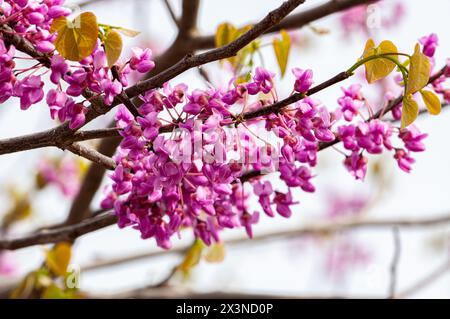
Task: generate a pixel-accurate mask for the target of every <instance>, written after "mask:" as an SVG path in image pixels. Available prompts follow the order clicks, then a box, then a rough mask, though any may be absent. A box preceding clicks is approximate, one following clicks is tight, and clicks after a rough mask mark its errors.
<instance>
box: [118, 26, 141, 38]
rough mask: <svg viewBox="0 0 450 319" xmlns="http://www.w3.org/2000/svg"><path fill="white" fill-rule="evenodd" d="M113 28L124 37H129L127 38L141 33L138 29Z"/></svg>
mask: <svg viewBox="0 0 450 319" xmlns="http://www.w3.org/2000/svg"><path fill="white" fill-rule="evenodd" d="M113 29H114V30H117V32H119V33H120V34H122V35H124V36H126V37H129V38H134V37H137V36H138V35H139V34H141V32H139V31H136V30H132V29H127V28H122V27H118V28H113Z"/></svg>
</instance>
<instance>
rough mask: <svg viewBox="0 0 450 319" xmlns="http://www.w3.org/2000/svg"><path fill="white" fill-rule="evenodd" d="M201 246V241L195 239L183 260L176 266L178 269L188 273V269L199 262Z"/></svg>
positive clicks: (202, 245)
mask: <svg viewBox="0 0 450 319" xmlns="http://www.w3.org/2000/svg"><path fill="white" fill-rule="evenodd" d="M203 248H204V244H203V242H202V241H201V240H198V239H197V240H196V241H195V243H194V244H193V245H192V247H191V248H190V249H189V250H188V252H187V253H186V255H185V256H184V259H183V261H182V262H181V264H180V265H179V266H178V270H180V271H182V272H183V273H184V274H185V275H187V274H189V272H190V270H191V269H192V268H194V267H195V266H197V264H198V263H199V262H200V258H201V257H202V252H203Z"/></svg>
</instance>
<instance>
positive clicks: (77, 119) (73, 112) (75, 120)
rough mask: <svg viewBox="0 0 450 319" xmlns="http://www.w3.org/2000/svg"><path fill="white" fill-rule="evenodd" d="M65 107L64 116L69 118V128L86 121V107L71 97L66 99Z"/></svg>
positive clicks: (75, 127) (77, 126)
mask: <svg viewBox="0 0 450 319" xmlns="http://www.w3.org/2000/svg"><path fill="white" fill-rule="evenodd" d="M64 107H65V118H66V120H69V121H70V123H69V127H70V129H71V130H76V129H78V128H80V127H81V126H82V125H83V124H84V122H85V121H86V117H85V113H86V111H87V109H86V108H85V107H84V106H83V104H81V103H75V102H74V101H73V100H72V99H68V100H67V102H66V105H65V106H64Z"/></svg>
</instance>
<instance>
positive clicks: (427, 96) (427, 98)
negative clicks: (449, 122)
mask: <svg viewBox="0 0 450 319" xmlns="http://www.w3.org/2000/svg"><path fill="white" fill-rule="evenodd" d="M420 94H421V95H422V99H423V101H424V102H425V106H426V107H427V109H428V112H430V114H432V115H438V114H439V113H441V100H439V97H438V96H437V95H436V94H435V93H434V92H431V91H427V90H420Z"/></svg>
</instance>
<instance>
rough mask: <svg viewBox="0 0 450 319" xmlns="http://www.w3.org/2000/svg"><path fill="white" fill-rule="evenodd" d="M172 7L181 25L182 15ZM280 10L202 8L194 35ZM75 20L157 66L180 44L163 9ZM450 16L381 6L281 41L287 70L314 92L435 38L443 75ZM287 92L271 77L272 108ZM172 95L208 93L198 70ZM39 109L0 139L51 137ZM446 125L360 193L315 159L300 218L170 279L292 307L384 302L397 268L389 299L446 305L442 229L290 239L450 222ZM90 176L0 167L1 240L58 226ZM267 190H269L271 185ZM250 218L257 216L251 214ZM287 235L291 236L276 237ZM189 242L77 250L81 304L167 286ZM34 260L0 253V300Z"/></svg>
mask: <svg viewBox="0 0 450 319" xmlns="http://www.w3.org/2000/svg"><path fill="white" fill-rule="evenodd" d="M323 2H326V1H306V4H304V5H302V6H300V7H299V8H298V9H297V11H296V12H300V11H302V10H306V9H308V8H311V7H314V6H317V5H318V4H320V3H323ZM73 3H76V2H73ZM170 3H171V4H172V7H173V9H174V11H175V13H176V14H179V13H180V1H178V0H172V1H170ZM280 3H281V1H275V0H265V1H254V0H248V1H238V0H228V1H226V2H223V1H212V0H203V1H202V2H201V7H200V13H199V30H198V31H199V33H200V34H214V33H215V30H216V27H217V25H218V24H219V23H222V22H226V21H227V22H231V23H233V24H235V25H245V24H247V23H249V22H254V21H258V20H259V19H261V18H262V17H263V16H264V15H265V14H266V13H267V12H268V11H270V10H272V9H273V8H275V7H277V6H278V5H279V4H280ZM82 10H83V11H86V10H90V11H93V12H95V14H96V15H97V17H98V19H99V21H101V22H105V23H108V24H110V25H119V26H123V27H126V28H131V29H135V30H139V31H141V35H139V36H138V37H136V38H134V39H126V40H125V44H126V45H127V47H132V46H134V45H139V46H147V47H150V48H152V50H153V52H154V54H155V55H158V54H160V53H162V52H164V50H165V49H166V48H167V47H168V46H169V45H170V44H171V43H172V41H173V39H174V37H175V36H176V34H177V28H176V26H175V25H174V23H173V21H172V20H171V18H170V16H169V14H168V11H167V8H166V6H165V4H164V2H163V1H161V0H131V1H126V2H124V1H113V0H108V1H89V3H88V4H84V5H83V6H82ZM358 10H359V11H358ZM449 11H450V2H449V1H447V0H434V1H421V0H409V1H397V0H385V1H381V2H379V3H377V4H375V5H373V6H371V7H370V8H369V9H368V8H367V7H363V8H357V9H352V11H350V12H348V11H347V12H344V13H336V14H333V15H331V16H329V17H326V18H323V19H320V20H317V21H315V22H313V23H312V24H311V25H310V26H308V27H304V28H302V29H301V30H298V31H294V32H292V33H291V34H290V35H291V38H292V40H293V46H294V48H293V51H292V52H291V55H290V58H289V63H288V69H290V68H292V67H300V68H310V69H312V70H314V81H315V83H320V82H322V81H324V80H326V79H328V78H330V77H332V76H333V75H335V74H337V73H339V72H341V71H343V70H345V69H347V68H348V67H349V66H351V65H352V64H353V63H354V62H355V61H356V60H357V59H358V57H359V56H360V55H361V53H362V51H363V47H364V43H365V41H366V39H367V38H368V37H369V36H371V37H373V38H375V39H376V40H377V42H378V41H381V40H384V39H389V40H391V41H393V42H394V43H395V44H396V45H397V46H398V47H399V50H400V51H403V52H412V50H413V46H414V44H415V43H416V42H417V41H418V39H419V38H420V37H422V36H424V35H429V34H430V33H433V32H434V33H436V34H437V35H438V36H439V37H440V42H439V47H438V50H437V53H436V55H435V58H436V67H437V68H440V67H441V66H442V65H444V64H445V61H446V58H447V57H449V56H450V40H448V37H447V34H446V32H447V31H448V28H449V27H450V23H449V20H448V12H449ZM371 19H374V20H371ZM272 38H273V37H272V36H268V37H264V38H263V41H262V43H265V42H267V43H271V41H272ZM261 53H262V61H263V63H264V66H265V67H266V68H268V69H271V70H276V69H278V67H277V64H276V61H275V59H274V55H273V50H272V48H271V47H270V46H268V47H266V48H262V49H261ZM257 61H258V60H257ZM257 63H261V61H258V62H257ZM203 68H204V70H205V71H206V72H207V73H208V74H209V76H210V80H211V82H212V83H213V84H214V85H217V86H220V85H226V83H227V82H228V80H229V78H230V76H231V73H229V72H228V71H227V70H224V69H222V68H221V67H220V66H219V64H218V63H213V64H209V65H206V66H204V67H203ZM292 80H293V76H292V75H291V74H290V72H289V71H288V72H287V74H286V76H285V78H283V79H280V77H279V75H277V83H278V85H277V86H278V88H279V92H278V93H279V95H280V96H287V95H288V94H289V93H290V91H291V83H292ZM178 82H186V83H188V84H189V87H190V89H193V88H205V87H206V84H205V81H204V79H203V78H202V77H201V76H199V73H198V70H190V71H188V72H186V73H184V74H182V75H181V76H179V77H177V78H176V79H174V80H173V81H172V83H178ZM358 82H359V83H364V80H363V78H362V77H360V76H359V78H358V77H353V78H351V79H349V80H347V81H346V82H344V83H343V84H342V86H345V87H348V86H349V85H350V84H353V83H358ZM284 83H285V85H283V84H284ZM384 85H385V87H367V86H365V87H363V92H364V94H365V95H366V96H367V97H368V98H369V101H371V103H373V104H374V105H377V103H379V101H380V99H382V97H383V94H384V93H383V90H385V89H386V87H387V88H388V89H391V86H392V84H391V83H385V84H384ZM340 87H341V85H335V86H333V87H331V88H330V89H327V90H325V91H323V92H320V93H319V94H318V95H317V96H316V97H317V98H319V99H320V100H321V101H322V102H323V103H324V104H325V105H326V106H327V107H328V108H329V110H334V109H335V108H336V107H337V106H338V105H337V102H336V100H337V98H338V97H339V96H340V95H341V91H340ZM392 92H393V93H394V94H398V93H399V91H398V88H395V86H392ZM41 104H42V105H35V106H33V107H31V108H30V109H29V110H27V111H26V112H24V111H21V110H20V108H19V107H18V105H15V103H14V102H12V101H11V102H7V103H4V104H2V105H0V137H1V138H6V137H12V136H17V135H21V134H27V133H32V132H35V131H39V130H42V129H45V128H49V127H51V126H53V125H55V123H53V122H52V121H51V120H50V117H49V114H48V112H49V111H48V107H47V106H45V105H44V103H41ZM111 113H113V112H111ZM111 116H112V114H109V115H107V116H103V117H101V118H99V119H98V120H96V121H94V122H93V123H90V124H89V127H91V128H94V127H99V128H100V127H104V126H105V125H107V124H108V123H109V121H110V119H111ZM448 121H450V113H448V111H447V110H445V109H444V111H443V113H442V114H441V115H440V116H438V117H430V116H428V115H424V116H421V117H420V118H419V120H418V121H417V123H416V124H417V126H418V127H419V128H420V129H421V131H423V132H426V133H428V134H429V136H428V138H427V139H426V140H425V143H426V147H427V151H426V152H423V153H419V154H417V155H416V156H415V158H416V163H415V164H414V166H413V170H412V172H411V173H410V174H407V173H404V172H402V171H400V170H399V169H398V168H397V166H396V162H395V161H394V160H392V158H391V157H389V156H387V157H383V156H381V157H380V156H377V157H371V158H370V163H371V164H370V171H369V172H368V174H367V177H366V180H365V181H364V182H361V181H355V180H354V179H353V177H352V176H351V175H350V174H349V173H348V172H347V171H346V170H345V168H344V167H343V165H342V156H340V155H339V154H338V153H337V152H336V151H335V150H333V149H328V150H326V151H324V152H323V154H321V156H319V165H318V167H317V168H316V169H315V173H316V174H317V177H316V178H315V179H314V184H315V185H316V189H317V191H316V193H314V194H306V193H304V192H298V193H296V194H294V196H295V198H296V199H298V200H299V201H300V204H299V205H297V206H295V210H294V214H293V216H292V217H291V218H290V219H283V218H282V217H279V216H278V217H276V218H273V219H272V218H268V217H265V216H263V217H262V220H261V221H260V223H259V224H258V225H256V226H255V227H254V232H255V239H254V240H249V239H247V238H246V235H245V234H244V231H243V230H236V231H225V232H224V234H223V235H222V238H223V239H224V243H225V259H224V261H223V262H221V263H208V262H206V261H203V260H202V261H201V262H200V263H199V264H198V265H197V266H196V267H195V268H194V269H192V270H191V271H190V273H189V276H187V277H186V278H182V276H177V277H175V278H173V281H174V282H175V283H176V287H177V289H189V290H192V291H195V292H199V293H207V292H216V291H221V292H227V291H229V292H239V293H249V294H268V295H282V296H293V297H303V296H305V297H308V296H324V297H327V296H338V297H339V296H342V297H380V298H384V297H387V296H389V293H390V289H391V285H392V264H393V260H394V259H395V258H394V256H397V257H398V258H399V259H398V266H397V268H396V276H395V277H396V291H397V292H398V293H400V294H402V292H404V293H405V297H411V298H448V297H450V271H448V270H450V267H449V263H448V260H449V253H450V241H449V239H450V227H449V225H448V224H447V225H446V224H443V225H438V226H435V227H418V228H399V229H398V230H395V229H394V228H393V227H383V228H381V227H379V228H373V227H367V228H361V229H355V230H347V231H338V232H331V233H321V234H317V233H316V234H314V235H311V234H307V233H304V232H303V233H302V232H301V231H299V232H298V233H297V235H295V234H293V231H295V230H302V229H304V228H308V227H311V225H313V226H314V225H332V224H333V223H338V222H339V221H340V220H342V219H345V220H348V219H351V220H366V219H367V220H374V219H376V220H390V219H402V220H406V221H407V220H416V219H425V218H432V217H437V216H447V215H450V200H449V197H448V196H449V195H448V194H449V186H450V185H449V184H450V150H449V148H448V145H449V142H448V136H450V128H449V126H448V125H447V124H446V123H448ZM55 161H57V162H58V164H55ZM87 165H88V163H86V162H84V161H82V160H80V159H78V158H76V157H75V156H74V155H72V154H69V153H63V152H62V151H60V150H57V149H53V148H48V149H40V150H33V151H28V152H23V153H15V154H9V155H3V156H0V203H1V205H0V217H1V218H3V223H5V222H7V221H8V216H11V214H12V211H14V210H16V213H17V211H19V212H20V214H19V215H20V216H21V217H20V218H19V220H14V223H13V224H12V225H11V227H8V235H10V236H17V235H20V234H24V233H27V232H31V231H33V230H35V229H37V228H39V227H45V226H47V225H53V224H57V223H60V222H63V221H64V219H65V217H66V216H67V212H68V210H69V209H70V205H71V200H72V199H73V196H74V194H76V192H77V185H76V183H74V181H77V180H80V179H81V177H82V174H83V172H84V171H85V170H86V167H87ZM58 176H59V177H58ZM44 177H46V178H47V181H48V180H50V179H51V180H52V182H51V183H49V185H47V186H46V187H44V188H42V189H39V190H37V189H36V185H40V183H43V182H42V179H43V178H44ZM69 180H70V181H71V182H70V183H69V182H68V181H69ZM271 181H272V183H273V184H274V186H277V182H276V181H275V179H274V178H272V179H271ZM106 183H107V180H106V179H105V180H104V184H105V185H106ZM101 198H102V191H101V190H100V191H99V192H98V194H97V195H96V198H95V200H94V202H93V204H92V207H93V209H96V208H98V207H99V203H100V200H101ZM254 208H255V209H259V206H258V204H257V203H254ZM13 213H14V212H13ZM286 232H287V233H288V234H290V236H285V233H286ZM260 237H262V238H263V239H259V238H260ZM191 242H192V237H190V234H189V233H183V235H182V239H179V240H175V242H174V247H175V248H174V250H173V251H168V252H164V251H162V250H161V249H159V248H157V247H156V245H155V243H154V241H153V240H141V239H140V237H139V233H138V232H137V231H135V230H133V229H123V230H119V229H118V227H117V226H115V225H114V226H111V227H108V228H106V229H103V230H100V231H96V232H95V233H91V234H88V235H86V236H83V237H81V238H80V239H78V240H77V241H76V243H75V246H74V248H73V258H72V261H71V264H72V265H73V266H74V267H79V268H80V274H81V277H80V278H81V280H80V289H81V290H82V291H85V292H87V293H89V294H92V295H96V296H117V295H118V294H122V293H126V292H129V291H131V290H134V289H137V288H142V287H145V286H147V285H152V284H153V283H158V282H159V281H160V280H162V279H164V278H165V277H166V276H167V275H168V274H170V273H171V271H172V269H173V267H175V266H176V265H178V264H179V263H180V261H181V260H182V259H183V249H182V248H183V247H187V246H188V245H190V243H191ZM43 251H44V248H43V247H41V246H35V247H31V248H26V249H21V250H18V251H14V252H3V253H1V254H0V288H1V287H8V286H10V285H17V283H18V282H19V281H20V279H22V278H23V277H24V276H25V275H26V274H27V273H28V272H30V271H32V270H34V269H36V268H38V267H39V265H40V264H41V263H42V260H43V254H44V253H43ZM396 253H397V254H396ZM422 279H423V280H422ZM416 285H418V286H417V287H416ZM125 296H126V294H125ZM130 296H132V295H130Z"/></svg>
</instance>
